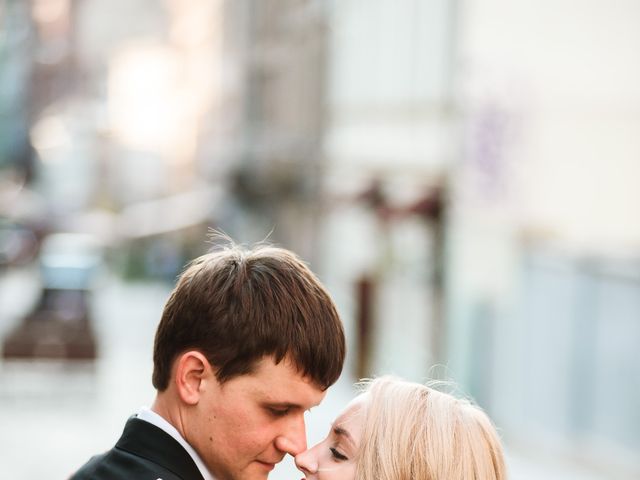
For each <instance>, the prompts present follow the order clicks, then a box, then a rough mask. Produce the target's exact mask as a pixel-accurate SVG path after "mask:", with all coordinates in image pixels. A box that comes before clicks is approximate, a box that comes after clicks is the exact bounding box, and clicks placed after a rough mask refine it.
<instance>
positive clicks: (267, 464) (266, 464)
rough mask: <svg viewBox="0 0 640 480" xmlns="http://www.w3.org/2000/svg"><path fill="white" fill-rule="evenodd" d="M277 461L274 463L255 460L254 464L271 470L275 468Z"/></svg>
mask: <svg viewBox="0 0 640 480" xmlns="http://www.w3.org/2000/svg"><path fill="white" fill-rule="evenodd" d="M279 461H280V460H278V461H276V462H265V461H263V460H256V462H258V463H259V464H260V465H262V466H263V467H265V468H268V469H269V470H271V469H273V468H274V467H275V466H276V463H278V462H279Z"/></svg>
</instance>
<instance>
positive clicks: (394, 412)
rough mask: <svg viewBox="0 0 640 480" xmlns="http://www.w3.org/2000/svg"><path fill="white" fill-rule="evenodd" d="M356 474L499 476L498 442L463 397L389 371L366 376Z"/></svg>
mask: <svg viewBox="0 0 640 480" xmlns="http://www.w3.org/2000/svg"><path fill="white" fill-rule="evenodd" d="M364 385H365V387H366V393H364V395H366V396H367V399H366V401H365V402H364V407H363V408H364V410H363V412H364V421H363V431H362V437H361V440H360V448H359V453H358V458H357V469H356V480H503V479H505V478H506V471H505V466H504V458H503V452H502V445H501V444H500V439H499V437H498V434H497V432H496V430H495V428H494V426H493V424H492V423H491V420H489V417H487V415H486V414H485V413H484V412H483V411H482V410H481V409H480V408H479V407H477V406H475V405H473V404H471V403H470V402H469V401H468V400H463V399H457V398H455V397H454V396H452V395H449V394H446V393H442V392H439V391H437V390H435V389H433V388H430V387H428V386H425V385H420V384H418V383H412V382H407V381H404V380H400V379H396V378H393V377H388V376H385V377H380V378H377V379H375V380H371V381H368V382H366V383H365V384H364Z"/></svg>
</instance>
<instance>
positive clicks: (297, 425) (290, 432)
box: [275, 415, 307, 457]
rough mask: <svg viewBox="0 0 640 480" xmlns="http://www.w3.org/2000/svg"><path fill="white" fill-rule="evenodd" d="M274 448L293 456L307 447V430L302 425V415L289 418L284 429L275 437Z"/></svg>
mask: <svg viewBox="0 0 640 480" xmlns="http://www.w3.org/2000/svg"><path fill="white" fill-rule="evenodd" d="M275 444H276V448H277V449H278V450H280V451H281V452H284V453H288V454H289V455H291V456H292V457H295V456H296V455H298V454H299V453H302V452H304V451H305V450H306V449H307V432H306V429H305V425H304V416H303V415H300V416H296V417H293V418H291V421H290V422H288V423H287V426H286V429H285V431H284V432H282V434H281V435H279V436H278V437H277V438H276V442H275Z"/></svg>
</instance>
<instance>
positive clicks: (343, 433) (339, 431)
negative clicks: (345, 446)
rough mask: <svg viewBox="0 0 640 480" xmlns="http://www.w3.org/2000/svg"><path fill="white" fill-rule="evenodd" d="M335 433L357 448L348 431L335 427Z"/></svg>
mask: <svg viewBox="0 0 640 480" xmlns="http://www.w3.org/2000/svg"><path fill="white" fill-rule="evenodd" d="M333 433H335V434H336V435H337V436H339V437H344V438H345V439H346V440H347V441H348V442H349V443H351V445H352V446H353V447H354V448H355V446H356V442H355V441H354V440H353V437H352V436H351V434H350V433H349V432H348V431H347V430H345V429H344V428H342V427H337V426H334V427H333Z"/></svg>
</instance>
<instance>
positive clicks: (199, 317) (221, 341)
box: [153, 245, 345, 391]
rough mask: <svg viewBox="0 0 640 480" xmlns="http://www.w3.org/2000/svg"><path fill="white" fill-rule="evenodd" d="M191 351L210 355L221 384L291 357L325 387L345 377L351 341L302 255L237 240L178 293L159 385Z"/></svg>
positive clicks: (159, 339) (165, 324) (204, 260)
mask: <svg viewBox="0 0 640 480" xmlns="http://www.w3.org/2000/svg"><path fill="white" fill-rule="evenodd" d="M189 349H195V350H199V351H200V352H202V353H203V354H204V355H205V356H206V357H207V359H208V360H209V362H210V363H211V365H213V366H214V367H215V368H216V369H217V372H216V376H217V379H218V381H219V382H221V383H223V382H225V381H227V380H230V379H232V378H234V377H237V376H239V375H244V374H247V373H251V371H252V369H253V368H254V366H255V365H256V363H257V362H258V361H259V360H260V359H262V358H263V357H264V356H268V355H271V356H273V358H274V360H275V361H276V363H278V362H280V361H282V360H283V359H284V358H285V357H288V358H290V359H291V360H292V361H293V363H294V364H295V365H296V367H297V368H298V370H299V371H300V373H301V374H302V375H304V376H306V377H309V378H310V379H311V380H313V382H314V383H316V384H317V385H318V386H319V387H320V388H322V389H323V390H324V389H326V388H328V387H329V386H331V385H332V384H333V383H335V381H336V380H337V379H338V377H339V376H340V373H341V371H342V366H343V363H344V357H345V339H344V330H343V327H342V322H341V321H340V318H339V316H338V313H337V311H336V308H335V305H334V303H333V301H332V300H331V297H330V296H329V294H328V293H327V291H326V290H325V288H324V287H323V286H322V284H321V283H320V281H319V280H318V279H317V278H316V276H315V275H314V274H313V272H311V270H310V269H309V268H308V267H307V266H306V265H305V264H304V263H303V262H302V261H301V260H300V259H299V258H298V257H297V256H296V255H295V254H294V253H292V252H290V251H288V250H285V249H282V248H276V247H271V246H259V247H256V248H254V249H251V250H249V249H245V248H243V247H240V246H236V245H230V246H228V247H224V248H222V249H220V250H218V251H214V252H212V253H208V254H206V255H203V256H201V257H199V258H197V259H195V260H194V261H193V262H192V263H191V264H190V265H189V267H188V268H187V269H186V270H185V271H184V272H183V274H182V275H181V276H180V279H179V280H178V284H177V285H176V287H175V289H174V290H173V292H172V293H171V295H170V297H169V300H168V301H167V304H166V305H165V308H164V312H163V314H162V319H161V320H160V324H159V325H158V330H157V331H156V337H155V344H154V349H153V363H154V371H153V386H154V387H155V388H156V389H157V390H159V391H163V390H165V389H166V388H167V387H168V385H169V380H170V377H171V368H172V365H173V362H174V360H175V359H176V358H177V357H178V356H179V355H180V354H181V353H183V352H185V351H187V350H189Z"/></svg>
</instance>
